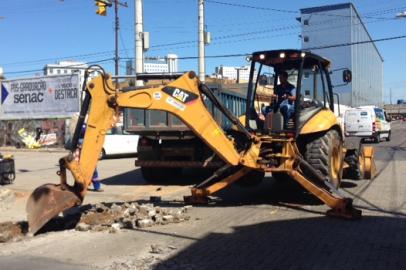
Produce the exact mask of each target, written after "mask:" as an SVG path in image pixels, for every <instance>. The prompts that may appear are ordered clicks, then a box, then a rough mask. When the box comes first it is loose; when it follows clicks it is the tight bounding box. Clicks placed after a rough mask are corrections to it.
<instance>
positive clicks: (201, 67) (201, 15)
mask: <svg viewBox="0 0 406 270" xmlns="http://www.w3.org/2000/svg"><path fill="white" fill-rule="evenodd" d="M198 3H199V5H198V7H199V31H198V34H199V39H198V42H199V79H200V81H202V82H204V81H205V76H206V71H205V67H206V63H205V51H204V0H198Z"/></svg>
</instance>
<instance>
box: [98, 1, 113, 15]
mask: <svg viewBox="0 0 406 270" xmlns="http://www.w3.org/2000/svg"><path fill="white" fill-rule="evenodd" d="M95 4H96V6H98V9H97V10H96V14H98V15H101V16H106V15H107V7H111V2H110V1H109V0H95Z"/></svg>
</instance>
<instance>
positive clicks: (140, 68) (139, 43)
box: [134, 0, 144, 86]
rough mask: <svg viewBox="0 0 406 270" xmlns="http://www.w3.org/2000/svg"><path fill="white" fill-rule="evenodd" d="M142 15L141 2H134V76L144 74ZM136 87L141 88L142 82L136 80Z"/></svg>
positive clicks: (140, 0)
mask: <svg viewBox="0 0 406 270" xmlns="http://www.w3.org/2000/svg"><path fill="white" fill-rule="evenodd" d="M143 17H144V15H143V7H142V0H135V57H134V59H135V61H134V62H135V63H134V65H135V74H136V75H137V74H139V73H143V72H144V48H143V31H144V18H143ZM135 85H136V86H142V85H143V81H140V80H137V81H136V82H135Z"/></svg>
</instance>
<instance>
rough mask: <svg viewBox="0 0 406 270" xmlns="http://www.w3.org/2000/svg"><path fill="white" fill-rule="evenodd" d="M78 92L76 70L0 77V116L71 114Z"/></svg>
mask: <svg viewBox="0 0 406 270" xmlns="http://www.w3.org/2000/svg"><path fill="white" fill-rule="evenodd" d="M80 96H81V93H80V89H79V74H72V75H63V76H46V77H35V78H27V79H16V80H7V81H1V104H0V119H2V120H13V119H41V118H64V117H71V116H72V115H73V114H75V113H77V112H79V101H80Z"/></svg>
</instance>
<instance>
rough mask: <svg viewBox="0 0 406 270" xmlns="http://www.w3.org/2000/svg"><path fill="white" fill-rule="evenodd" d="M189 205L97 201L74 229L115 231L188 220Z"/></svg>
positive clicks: (83, 213) (85, 212) (82, 214)
mask: <svg viewBox="0 0 406 270" xmlns="http://www.w3.org/2000/svg"><path fill="white" fill-rule="evenodd" d="M190 207H191V206H184V207H181V208H163V207H160V206H154V205H153V204H150V203H146V204H138V203H136V202H132V203H127V202H126V203H120V204H118V203H113V204H105V203H99V204H95V205H91V206H90V208H88V209H86V210H85V211H84V212H82V213H81V217H80V220H79V222H78V223H77V225H76V230H78V231H109V232H117V231H119V230H120V229H137V228H145V227H150V226H154V225H164V224H169V223H178V222H182V221H185V220H189V216H188V215H186V212H187V210H188V209H189V208H190Z"/></svg>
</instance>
